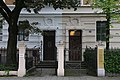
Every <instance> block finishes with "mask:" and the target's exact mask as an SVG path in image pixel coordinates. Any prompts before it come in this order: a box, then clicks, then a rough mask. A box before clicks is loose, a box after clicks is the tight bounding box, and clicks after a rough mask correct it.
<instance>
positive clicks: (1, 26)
mask: <svg viewBox="0 0 120 80" xmlns="http://www.w3.org/2000/svg"><path fill="white" fill-rule="evenodd" d="M2 23H3V21H0V41H2V35H3V33H2V28H3V25H2Z"/></svg>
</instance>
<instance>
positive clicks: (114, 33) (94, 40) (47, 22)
mask: <svg viewBox="0 0 120 80" xmlns="http://www.w3.org/2000/svg"><path fill="white" fill-rule="evenodd" d="M5 1H6V4H8V6H9V7H10V8H11V9H13V8H14V5H13V2H14V0H5ZM90 3H91V0H81V6H80V7H79V8H78V9H77V11H74V9H70V10H68V9H64V10H60V9H57V10H54V9H53V8H51V7H45V8H43V9H42V10H41V11H40V12H39V14H34V13H33V12H31V13H29V12H27V11H26V10H25V9H23V10H22V11H21V14H20V17H19V22H20V21H24V20H28V21H29V22H30V23H33V22H36V23H38V24H37V25H36V26H37V27H38V28H40V29H41V30H42V31H43V33H45V35H42V33H39V34H35V33H29V35H24V36H23V35H22V34H23V33H24V32H21V34H19V35H18V44H19V42H20V41H21V40H24V41H25V44H26V45H27V47H28V48H35V47H40V49H41V54H40V55H41V60H53V59H54V58H55V56H54V55H55V52H54V51H55V49H56V47H57V45H58V44H59V43H61V42H62V43H63V44H64V46H65V49H66V50H68V52H67V53H66V60H74V59H76V60H81V61H83V60H84V58H83V52H84V51H85V48H86V46H88V47H95V46H96V45H98V44H103V45H104V46H105V26H106V18H105V15H104V14H98V13H95V12H96V11H97V9H94V10H93V9H92V7H91V6H90ZM19 22H18V24H19ZM112 25H113V26H114V27H113V28H111V29H110V35H111V38H110V48H111V47H119V43H120V27H119V26H120V24H119V23H118V22H117V21H115V20H114V21H112ZM7 40H8V24H7V22H6V21H4V22H1V21H0V47H6V46H7ZM69 50H78V51H79V54H77V55H78V58H77V57H75V58H73V57H71V56H73V55H74V54H75V53H70V52H69Z"/></svg>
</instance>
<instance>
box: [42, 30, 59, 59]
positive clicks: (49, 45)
mask: <svg viewBox="0 0 120 80" xmlns="http://www.w3.org/2000/svg"><path fill="white" fill-rule="evenodd" d="M56 52H57V51H56V47H55V31H54V30H53V31H43V60H56Z"/></svg>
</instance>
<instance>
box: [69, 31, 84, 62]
mask: <svg viewBox="0 0 120 80" xmlns="http://www.w3.org/2000/svg"><path fill="white" fill-rule="evenodd" d="M69 60H71V61H73V60H82V31H81V30H69Z"/></svg>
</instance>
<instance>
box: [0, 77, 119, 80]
mask: <svg viewBox="0 0 120 80" xmlns="http://www.w3.org/2000/svg"><path fill="white" fill-rule="evenodd" d="M0 80H120V77H93V76H81V77H57V76H44V77H23V78H20V77H0Z"/></svg>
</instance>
